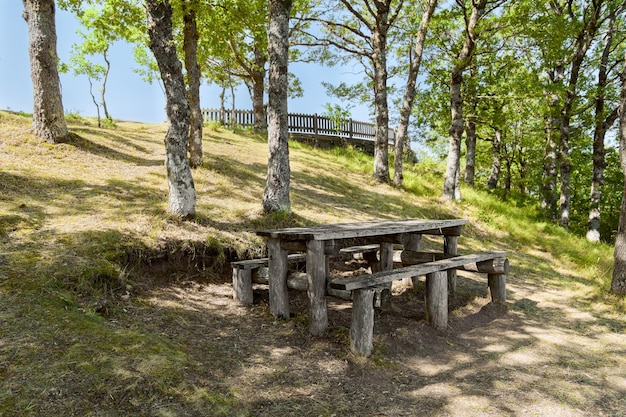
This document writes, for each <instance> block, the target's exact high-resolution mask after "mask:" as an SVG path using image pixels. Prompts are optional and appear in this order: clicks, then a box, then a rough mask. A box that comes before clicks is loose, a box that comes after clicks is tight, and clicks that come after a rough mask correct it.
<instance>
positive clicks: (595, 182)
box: [587, 13, 618, 242]
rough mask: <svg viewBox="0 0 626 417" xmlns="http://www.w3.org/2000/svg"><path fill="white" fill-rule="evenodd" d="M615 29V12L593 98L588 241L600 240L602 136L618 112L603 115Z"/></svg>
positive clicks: (602, 178)
mask: <svg viewBox="0 0 626 417" xmlns="http://www.w3.org/2000/svg"><path fill="white" fill-rule="evenodd" d="M614 30H615V13H612V14H611V18H610V21H609V28H608V30H607V33H606V36H605V38H604V49H603V51H602V57H601V58H600V68H599V69H598V83H597V85H596V89H597V92H596V98H595V115H596V120H595V130H594V133H593V157H592V160H593V168H592V173H591V193H590V196H589V197H590V203H591V208H590V210H589V223H588V229H587V240H588V241H590V242H599V241H600V202H601V200H602V186H603V185H604V169H605V168H606V151H605V148H604V138H605V137H606V131H607V130H608V129H609V128H610V127H611V126H612V125H613V123H615V120H616V119H617V116H618V112H617V108H616V109H614V111H612V112H611V113H610V114H609V115H608V116H606V117H605V114H604V112H605V89H606V86H607V79H608V75H607V66H608V62H609V56H610V54H611V47H612V43H613V42H612V41H613V31H614Z"/></svg>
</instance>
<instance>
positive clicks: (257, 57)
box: [251, 42, 267, 133]
mask: <svg viewBox="0 0 626 417" xmlns="http://www.w3.org/2000/svg"><path fill="white" fill-rule="evenodd" d="M266 63H267V57H266V55H265V54H264V53H263V52H262V51H261V49H260V47H259V46H258V42H255V47H254V68H252V74H251V78H252V111H253V112H254V126H253V130H254V133H265V132H267V113H266V111H265V102H264V98H263V97H264V95H265V72H266V71H265V64H266Z"/></svg>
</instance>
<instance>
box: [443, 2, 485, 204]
mask: <svg viewBox="0 0 626 417" xmlns="http://www.w3.org/2000/svg"><path fill="white" fill-rule="evenodd" d="M487 3H488V0H478V1H472V4H471V11H469V16H468V15H467V14H468V8H467V7H465V5H464V4H463V3H461V2H460V1H459V2H458V4H459V5H460V6H461V8H462V10H463V13H464V14H465V16H466V19H465V22H466V26H465V31H464V32H463V33H464V38H465V39H464V40H463V46H462V48H461V51H460V52H459V54H458V56H457V57H456V61H455V63H454V67H453V69H452V72H451V74H450V113H451V119H452V120H451V123H450V141H449V145H448V160H447V163H446V172H445V177H444V185H443V197H444V198H445V199H446V200H460V199H461V190H460V188H459V176H460V166H461V139H462V136H463V127H464V122H463V99H462V96H461V86H462V84H463V72H464V71H465V69H466V68H467V67H468V65H469V64H470V61H471V59H472V55H473V53H474V49H475V47H476V41H477V39H478V32H477V29H476V28H477V25H478V22H479V20H480V19H481V17H482V15H483V13H484V11H485V7H486V5H487Z"/></svg>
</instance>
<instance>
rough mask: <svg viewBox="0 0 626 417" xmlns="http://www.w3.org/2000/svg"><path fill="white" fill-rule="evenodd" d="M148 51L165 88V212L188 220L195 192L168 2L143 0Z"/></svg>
mask: <svg viewBox="0 0 626 417" xmlns="http://www.w3.org/2000/svg"><path fill="white" fill-rule="evenodd" d="M145 4H146V13H147V17H148V35H149V38H150V49H151V50H152V52H153V54H154V57H155V59H156V61H157V64H158V66H159V71H160V73H161V79H162V80H163V86H164V88H165V95H166V99H167V101H166V113H167V120H168V127H167V132H166V134H165V167H166V171H167V181H168V186H169V204H168V212H169V213H170V214H173V215H175V216H178V217H182V218H188V217H192V216H193V215H194V214H195V206H196V192H195V189H194V183H193V178H192V176H191V170H190V168H189V159H188V157H187V135H188V132H189V103H188V101H187V96H186V90H185V80H184V77H183V70H182V64H181V62H180V60H179V59H178V56H177V55H176V46H175V44H174V39H173V36H172V6H171V4H170V2H169V1H168V0H146V3H145Z"/></svg>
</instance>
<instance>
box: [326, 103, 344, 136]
mask: <svg viewBox="0 0 626 417" xmlns="http://www.w3.org/2000/svg"><path fill="white" fill-rule="evenodd" d="M324 110H325V112H324V113H323V116H324V117H328V118H329V119H330V121H331V123H332V126H333V129H334V131H335V133H340V132H341V130H342V126H343V124H344V122H345V121H347V120H348V119H350V109H349V108H342V107H341V106H340V105H339V104H330V103H326V105H325V106H324Z"/></svg>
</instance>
